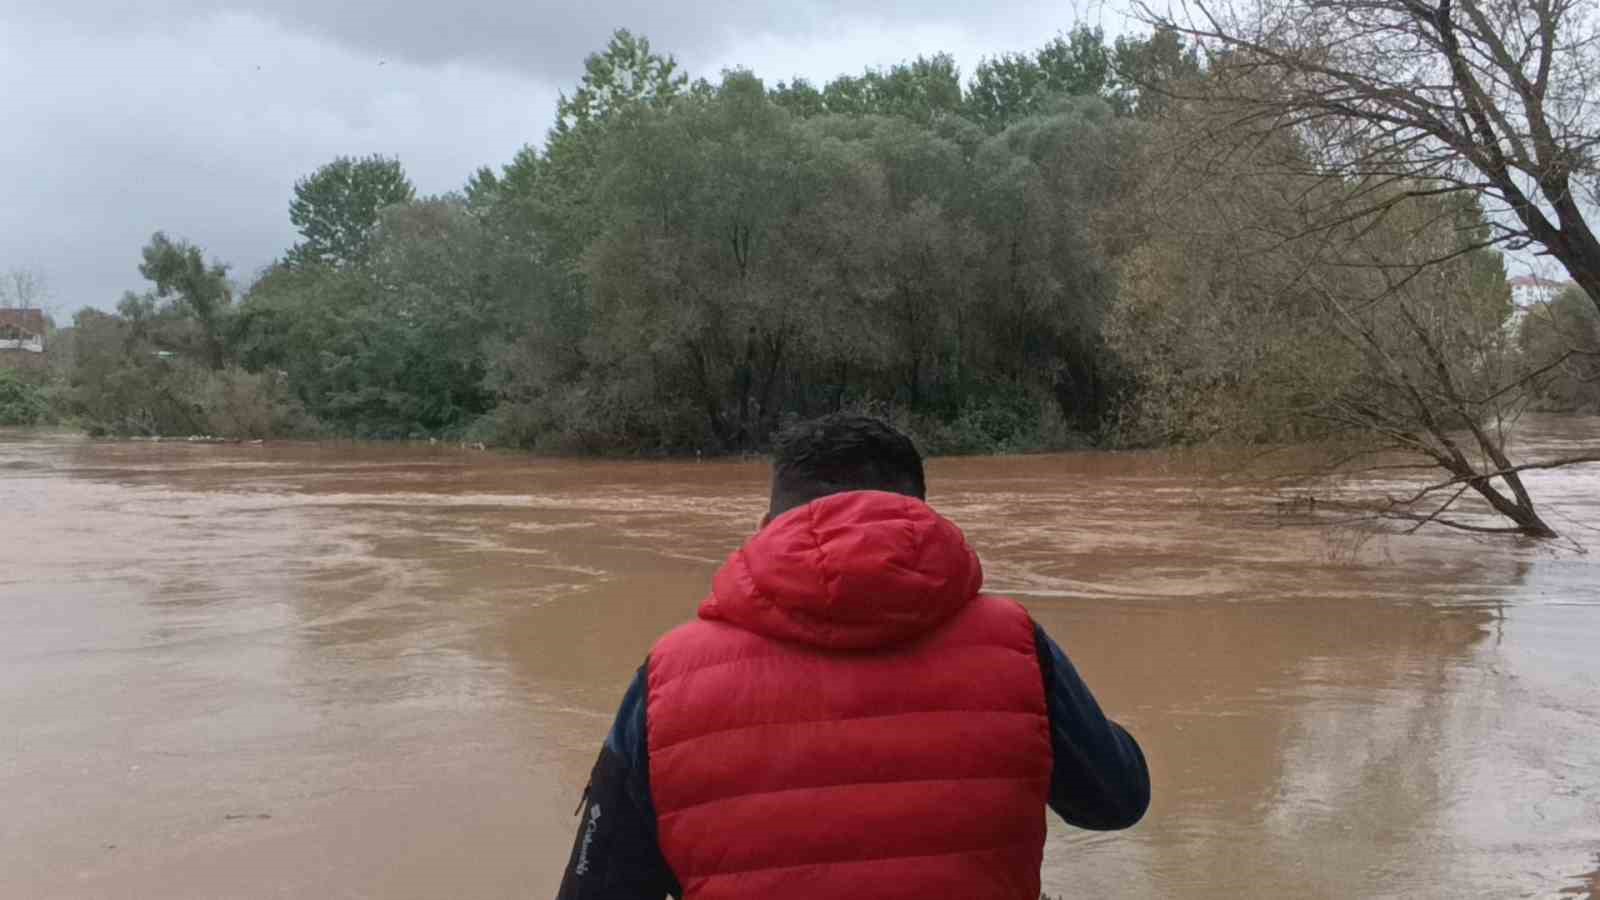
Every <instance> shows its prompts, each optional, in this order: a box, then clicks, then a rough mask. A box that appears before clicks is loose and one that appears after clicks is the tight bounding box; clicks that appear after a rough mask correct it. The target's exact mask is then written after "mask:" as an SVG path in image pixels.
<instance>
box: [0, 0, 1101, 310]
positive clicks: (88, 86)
mask: <svg viewBox="0 0 1600 900" xmlns="http://www.w3.org/2000/svg"><path fill="white" fill-rule="evenodd" d="M1079 20H1082V21H1086V22H1089V23H1091V24H1100V25H1102V26H1103V27H1105V29H1106V31H1107V32H1108V33H1113V34H1114V33H1118V32H1120V31H1122V30H1124V29H1125V28H1126V24H1125V22H1124V20H1123V18H1122V16H1121V15H1120V14H1119V13H1116V12H1113V11H1110V10H1109V9H1107V8H1103V7H1100V6H1095V5H1087V4H1085V3H1084V2H1082V0H1080V2H1079V4H1078V5H1076V6H1075V5H1074V4H1073V2H1071V0H1058V2H1046V0H1038V2H1032V0H991V2H988V3H975V2H971V0H923V2H913V0H879V2H875V3H861V2H855V0H809V2H808V0H676V2H645V0H591V2H572V0H567V2H552V0H450V2H439V0H428V2H423V0H365V2H350V0H145V2H142V3H129V2H126V0H0V186H3V187H0V271H4V270H8V269H12V268H16V267H26V268H30V269H33V270H36V271H38V272H41V273H42V274H43V275H44V276H45V278H46V279H47V280H48V283H49V286H50V289H51V293H52V295H53V297H52V300H53V306H54V310H55V312H56V314H57V315H58V317H60V318H62V319H65V318H68V317H70V315H71V313H72V312H73V311H75V310H77V309H78V308H80V307H82V306H86V305H87V306H98V307H102V308H107V309H109V308H111V307H113V306H114V305H115V304H116V301H117V299H118V298H119V297H120V296H121V294H122V292H123V291H125V290H130V289H136V290H142V289H144V287H145V285H144V284H143V283H142V281H141V279H140V277H139V274H138V270H137V263H138V257H139V248H140V247H141V246H142V245H143V244H144V242H145V241H146V240H147V239H148V238H149V236H150V234H151V232H153V231H155V230H157V229H162V230H164V231H166V232H167V233H168V234H170V235H173V236H175V237H183V238H188V239H189V240H192V241H195V242H196V243H198V244H200V245H201V246H203V247H204V248H205V249H206V251H207V252H208V253H209V254H210V255H212V256H215V257H216V258H218V259H221V260H223V261H225V262H227V263H230V264H231V265H232V266H233V269H234V273H235V278H236V280H239V281H241V282H248V281H249V279H250V276H251V274H252V273H254V272H255V271H257V270H259V269H260V267H262V266H263V265H265V264H267V263H268V262H270V261H271V260H272V259H273V258H274V257H276V256H277V255H279V254H280V253H281V252H282V251H283V250H284V249H285V248H287V247H288V246H289V245H290V244H291V243H292V242H293V241H294V239H295V235H294V230H293V228H292V227H291V226H290V224H289V219H288V203H289V197H290V192H291V188H292V186H293V184H294V181H295V179H296V178H298V177H300V176H302V175H304V174H306V173H308V172H310V171H312V170H313V169H315V168H316V167H317V166H319V165H321V164H322V163H325V162H327V161H329V160H330V159H332V158H334V157H335V156H339V155H341V154H343V155H366V154H370V153H382V154H386V155H391V156H398V157H399V158H400V159H401V160H402V161H403V162H404V164H405V166H406V169H407V170H408V171H409V173H410V174H411V177H412V180H413V181H415V182H416V185H417V188H418V190H419V192H420V193H424V194H427V193H438V192H443V191H450V190H456V189H458V188H460V187H461V185H462V184H463V183H464V182H465V180H466V178H467V176H468V175H469V174H470V173H471V172H472V171H473V170H474V169H476V168H477V167H478V166H480V165H486V164H487V165H493V166H496V167H498V166H499V165H501V164H502V163H504V162H506V161H507V160H509V159H510V158H511V156H512V154H513V153H515V152H516V150H517V148H519V147H521V146H522V145H523V144H527V143H534V144H537V143H539V142H540V141H542V139H543V136H544V134H545V131H546V129H548V128H549V126H550V123H551V119H552V116H553V114H554V110H555V102H556V94H557V92H558V91H561V90H563V89H570V88H571V87H572V86H573V85H574V84H576V82H577V79H578V77H579V74H580V73H581V72H582V67H583V58H584V57H585V56H586V55H588V54H589V53H591V52H594V51H595V50H597V49H599V48H601V47H602V46H603V45H604V44H605V42H606V40H607V38H608V37H609V36H610V34H611V32H612V31H614V30H615V29H617V28H624V27H625V28H630V29H632V30H633V31H634V32H635V33H639V34H643V35H645V36H647V37H649V38H650V40H651V43H652V45H653V46H654V47H655V48H656V49H657V50H659V51H666V52H670V53H672V54H674V55H676V56H677V57H678V59H679V61H680V62H681V63H682V64H683V66H684V68H685V69H686V70H687V71H688V72H689V73H690V74H691V75H695V76H699V75H704V76H707V77H715V76H716V74H717V73H718V72H720V71H721V70H723V69H725V68H729V67H733V66H743V67H746V68H750V69H753V70H754V71H755V72H756V73H757V74H758V75H760V76H762V77H764V78H766V79H768V80H769V81H776V80H778V79H787V78H791V77H793V76H795V75H803V76H805V77H807V78H810V79H812V80H813V81H817V82H821V81H826V80H827V79H828V78H830V77H832V76H834V75H837V74H840V73H843V72H852V73H855V72H859V71H860V70H862V69H863V68H864V67H867V66H882V65H888V64H891V63H895V62H899V61H901V60H904V59H908V58H911V57H914V56H916V55H917V54H928V53H935V52H940V51H945V52H949V53H951V54H953V55H954V56H955V57H956V60H957V61H958V62H959V63H960V65H961V68H962V71H963V72H964V73H969V72H971V70H972V68H973V66H974V65H975V64H976V63H977V62H978V61H979V60H980V59H981V58H983V57H984V56H992V55H995V54H998V53H1002V52H1009V51H1014V50H1027V49H1031V48H1034V47H1037V46H1039V45H1040V44H1043V43H1044V42H1045V41H1047V40H1049V39H1050V38H1051V37H1052V36H1053V35H1055V34H1056V33H1057V32H1060V31H1064V30H1067V29H1068V28H1070V27H1071V26H1072V25H1073V23H1074V22H1076V21H1079Z"/></svg>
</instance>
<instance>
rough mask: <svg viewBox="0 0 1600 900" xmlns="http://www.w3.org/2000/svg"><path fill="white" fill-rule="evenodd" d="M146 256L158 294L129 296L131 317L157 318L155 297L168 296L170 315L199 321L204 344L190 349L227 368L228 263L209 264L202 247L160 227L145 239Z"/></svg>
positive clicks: (145, 269) (145, 268) (146, 270)
mask: <svg viewBox="0 0 1600 900" xmlns="http://www.w3.org/2000/svg"><path fill="white" fill-rule="evenodd" d="M143 257H144V261H143V262H142V263H140V265H139V274H141V275H143V276H144V277H145V278H146V279H147V280H149V281H151V282H152V283H154V285H155V290H154V295H153V298H151V297H146V298H144V299H143V300H142V301H141V300H139V299H137V298H136V299H133V300H125V304H127V306H128V309H129V310H131V311H132V314H131V315H129V318H132V319H138V318H153V317H154V316H155V314H156V310H155V308H154V303H153V300H154V299H160V300H165V301H167V308H166V309H165V310H164V312H165V313H166V317H167V318H168V319H169V320H170V319H175V320H178V321H180V322H181V321H183V320H189V321H192V322H193V323H194V324H195V325H196V326H198V332H199V334H198V344H199V346H198V347H193V348H184V349H188V350H189V351H190V352H191V353H192V354H193V355H194V356H196V357H197V358H198V359H199V360H200V361H201V362H203V363H204V364H206V365H208V366H210V367H211V368H213V369H221V368H222V367H223V366H224V365H225V364H226V362H227V352H228V347H227V328H228V317H229V315H230V314H231V313H232V306H233V288H232V286H231V285H230V284H229V282H228V267H227V266H226V265H225V264H223V263H220V262H212V263H209V264H207V263H206V261H205V257H204V255H203V254H202V252H201V250H200V248H199V247H197V246H195V245H194V244H191V243H189V242H188V241H182V240H179V241H174V240H172V239H170V238H168V237H167V236H166V235H165V234H163V233H161V232H159V231H158V232H156V233H155V234H154V235H153V236H152V237H151V238H150V243H148V244H146V245H145V247H144V250H143Z"/></svg>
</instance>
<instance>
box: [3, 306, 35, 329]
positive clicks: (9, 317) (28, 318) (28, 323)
mask: <svg viewBox="0 0 1600 900" xmlns="http://www.w3.org/2000/svg"><path fill="white" fill-rule="evenodd" d="M6 326H10V327H12V328H16V329H18V330H21V331H26V332H28V333H29V334H37V335H43V334H44V332H45V323H44V310H42V309H13V308H8V307H0V328H5V327H6Z"/></svg>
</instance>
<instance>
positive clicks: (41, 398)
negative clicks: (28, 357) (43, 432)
mask: <svg viewBox="0 0 1600 900" xmlns="http://www.w3.org/2000/svg"><path fill="white" fill-rule="evenodd" d="M51 418H52V416H51V410H50V403H49V400H48V398H47V396H46V392H45V389H44V387H43V386H42V385H40V384H38V383H36V382H35V381H34V380H30V379H28V378H27V377H26V376H24V375H22V374H21V373H19V372H13V371H11V370H10V369H0V425H42V424H44V423H46V422H49V421H50V420H51Z"/></svg>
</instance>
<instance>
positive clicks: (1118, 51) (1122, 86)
mask: <svg viewBox="0 0 1600 900" xmlns="http://www.w3.org/2000/svg"><path fill="white" fill-rule="evenodd" d="M1111 69H1112V75H1111V81H1110V84H1109V93H1110V99H1111V103H1112V105H1113V106H1114V107H1116V109H1117V111H1118V112H1119V113H1122V114H1124V115H1135V116H1138V117H1139V118H1141V119H1153V118H1156V117H1157V116H1159V115H1161V114H1162V113H1163V112H1164V111H1165V110H1166V109H1167V107H1168V105H1169V104H1170V102H1171V99H1172V94H1173V91H1174V90H1180V89H1182V87H1181V86H1183V85H1185V84H1187V83H1190V82H1193V81H1195V80H1197V79H1199V78H1200V76H1201V74H1202V73H1203V69H1202V67H1201V65H1200V50H1199V47H1198V45H1196V44H1192V43H1189V42H1188V41H1186V40H1185V39H1184V37H1183V35H1181V34H1179V33H1178V32H1176V31H1173V30H1171V29H1165V28H1158V29H1156V30H1154V31H1152V32H1151V33H1150V34H1148V35H1146V36H1144V37H1129V36H1127V35H1120V36H1118V37H1117V41H1116V45H1115V46H1114V48H1113V49H1112V51H1111Z"/></svg>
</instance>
